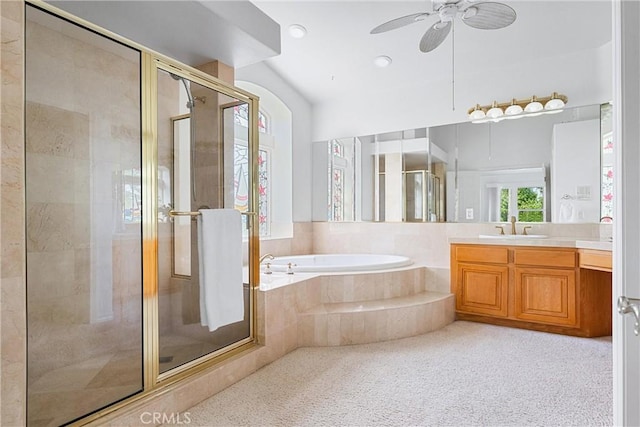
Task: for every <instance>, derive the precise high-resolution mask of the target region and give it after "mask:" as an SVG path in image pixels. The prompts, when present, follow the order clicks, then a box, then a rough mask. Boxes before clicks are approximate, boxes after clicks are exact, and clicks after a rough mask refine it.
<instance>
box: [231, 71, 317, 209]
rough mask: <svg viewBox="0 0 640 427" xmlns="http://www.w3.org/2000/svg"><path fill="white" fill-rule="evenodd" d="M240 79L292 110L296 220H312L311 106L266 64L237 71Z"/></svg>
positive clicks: (237, 78) (294, 207) (237, 77)
mask: <svg viewBox="0 0 640 427" xmlns="http://www.w3.org/2000/svg"><path fill="white" fill-rule="evenodd" d="M236 80H238V81H247V82H251V83H254V84H257V85H259V86H262V87H264V88H265V89H268V90H269V91H270V92H272V93H273V94H274V95H276V96H277V97H278V98H280V100H282V102H284V103H285V104H286V106H287V107H288V108H289V109H290V110H291V113H292V119H293V129H292V139H293V164H292V179H293V221H294V222H305V221H311V190H312V186H311V133H312V117H311V105H310V104H309V102H308V101H307V100H306V99H305V98H304V97H302V95H300V93H298V92H297V91H296V90H295V89H294V88H292V87H291V86H289V85H288V84H287V83H286V82H285V81H284V80H283V79H282V78H281V77H280V76H279V75H278V74H276V73H275V72H274V71H273V70H272V69H271V68H269V67H268V66H267V65H266V64H264V63H259V64H255V65H251V66H248V67H244V68H239V69H237V70H236Z"/></svg>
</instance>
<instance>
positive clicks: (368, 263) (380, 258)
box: [271, 254, 413, 273]
mask: <svg viewBox="0 0 640 427" xmlns="http://www.w3.org/2000/svg"><path fill="white" fill-rule="evenodd" d="M411 264H413V261H412V260H411V259H410V258H407V257H405V256H399V255H379V254H320V255H294V256H283V257H277V258H275V259H274V260H272V261H271V270H273V271H286V270H287V268H288V266H289V265H292V266H293V271H294V272H301V273H340V272H354V271H378V270H389V269H394V268H400V267H407V266H409V265H411Z"/></svg>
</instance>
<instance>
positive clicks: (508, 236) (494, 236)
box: [478, 234, 549, 240]
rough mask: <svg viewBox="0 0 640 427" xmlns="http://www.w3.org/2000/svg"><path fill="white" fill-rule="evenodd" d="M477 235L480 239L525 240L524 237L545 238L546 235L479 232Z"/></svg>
mask: <svg viewBox="0 0 640 427" xmlns="http://www.w3.org/2000/svg"><path fill="white" fill-rule="evenodd" d="M478 237H480V238H481V239H507V240H526V239H546V238H547V237H549V236H547V235H545V234H527V235H524V234H505V235H500V234H481V235H479V236H478Z"/></svg>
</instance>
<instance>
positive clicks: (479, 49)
mask: <svg viewBox="0 0 640 427" xmlns="http://www.w3.org/2000/svg"><path fill="white" fill-rule="evenodd" d="M253 3H254V4H255V5H256V6H257V7H258V8H260V9H261V10H262V11H263V12H265V13H266V14H267V15H268V16H270V17H271V18H272V19H273V20H275V21H276V22H278V23H279V24H280V26H281V32H282V53H281V55H279V56H275V57H273V58H270V59H267V60H266V63H267V64H268V65H269V66H270V67H272V68H273V69H274V70H275V71H276V72H277V73H279V74H280V75H281V76H282V77H283V78H284V79H285V80H287V81H288V82H289V83H290V84H291V85H292V86H293V87H294V88H296V89H297V90H298V91H299V92H300V93H301V94H302V95H303V96H305V97H306V98H307V99H308V100H309V101H310V102H311V103H312V104H319V103H328V102H331V101H332V100H335V99H339V98H343V99H344V98H345V97H354V96H355V97H357V96H359V95H361V94H363V93H366V92H368V91H371V90H375V88H381V87H382V88H384V89H385V90H388V89H390V88H394V87H397V88H398V90H403V88H407V87H410V86H411V85H412V84H414V83H415V84H420V83H424V81H425V80H445V81H446V79H448V80H449V81H450V80H451V78H452V76H454V77H455V78H457V77H460V76H462V75H464V74H466V73H473V71H474V70H476V71H477V70H478V69H491V68H495V69H500V68H502V67H505V66H508V65H513V64H515V63H526V62H529V63H530V62H531V61H532V60H534V61H535V59H536V58H543V57H554V56H558V55H567V54H569V53H572V52H578V51H583V50H588V49H595V48H598V47H601V46H603V45H605V44H606V43H608V42H609V41H610V40H611V3H610V1H609V0H590V1H579V0H554V1H540V0H536V1H534V0H527V1H525V0H520V1H517V0H506V1H504V3H506V4H508V5H510V6H511V7H512V8H513V9H514V10H515V11H516V13H517V19H516V21H515V22H514V23H513V24H512V25H511V26H509V27H507V28H504V29H500V30H479V29H475V28H471V27H468V26H466V25H465V24H463V23H462V22H461V21H460V20H459V19H458V20H456V25H455V27H454V34H455V43H454V44H452V41H453V40H454V37H452V34H450V35H449V37H448V38H447V39H446V40H445V41H444V43H443V44H442V45H441V46H439V47H438V48H436V49H435V50H434V51H432V52H430V53H421V52H420V51H419V50H418V43H419V41H420V38H421V37H422V34H424V32H425V31H426V30H427V29H428V28H429V26H430V25H431V24H432V23H433V22H435V20H436V19H437V18H436V17H429V18H428V19H427V20H425V21H422V22H417V23H414V24H411V25H410V26H407V27H404V28H400V29H397V30H394V31H390V32H387V33H383V34H377V35H370V34H369V31H370V30H371V29H372V28H373V27H375V26H377V25H379V24H381V23H383V22H385V21H388V20H391V19H393V18H397V17H400V16H403V15H408V14H411V13H416V12H422V11H426V10H432V6H431V2H430V1H388V0H387V1H382V0H367V1H365V0H361V1H307V0H289V1H268V0H253ZM291 24H301V25H303V26H304V27H306V28H307V30H308V34H307V36H306V37H305V38H303V39H294V38H292V37H290V36H289V34H288V31H287V29H288V27H289V25H291ZM453 48H454V49H455V74H452V69H453V68H452V67H453V61H452V58H453V55H452V50H453ZM378 55H388V56H390V57H392V58H393V63H392V64H391V65H390V66H389V67H387V68H377V67H375V66H374V65H373V59H374V58H375V57H376V56H378ZM589 71H590V70H585V72H587V73H588V72H589ZM544 95H548V94H544ZM544 95H541V96H544Z"/></svg>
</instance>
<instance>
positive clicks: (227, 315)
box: [198, 209, 244, 331]
mask: <svg viewBox="0 0 640 427" xmlns="http://www.w3.org/2000/svg"><path fill="white" fill-rule="evenodd" d="M198 261H199V269H198V270H199V272H200V323H201V324H202V326H207V327H208V328H209V331H215V330H216V329H218V328H219V327H220V326H224V325H228V324H230V323H234V322H239V321H241V320H243V319H244V292H243V285H242V219H241V216H240V212H239V211H237V210H235V209H201V210H200V215H198Z"/></svg>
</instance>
